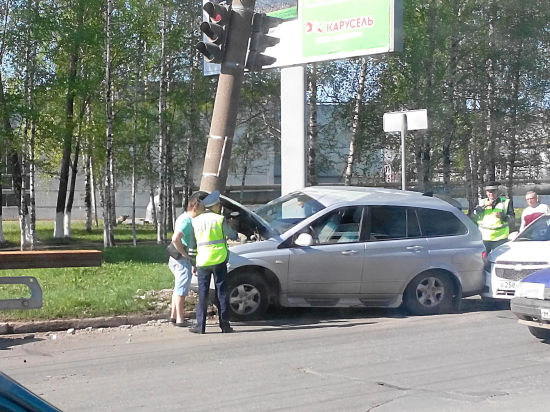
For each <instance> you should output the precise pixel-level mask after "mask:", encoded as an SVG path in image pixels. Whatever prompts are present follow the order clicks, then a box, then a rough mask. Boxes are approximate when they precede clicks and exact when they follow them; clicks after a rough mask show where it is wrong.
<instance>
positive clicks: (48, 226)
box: [3, 220, 157, 248]
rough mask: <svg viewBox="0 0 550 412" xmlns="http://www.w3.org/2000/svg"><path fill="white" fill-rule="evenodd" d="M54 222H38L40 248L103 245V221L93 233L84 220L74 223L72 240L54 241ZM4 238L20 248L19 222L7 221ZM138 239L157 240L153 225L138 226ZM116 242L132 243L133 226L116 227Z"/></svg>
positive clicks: (93, 226) (139, 240) (9, 243)
mask: <svg viewBox="0 0 550 412" xmlns="http://www.w3.org/2000/svg"><path fill="white" fill-rule="evenodd" d="M53 227H54V225H53V222H52V221H47V220H39V221H37V222H36V235H37V238H38V241H39V245H38V247H39V248H41V247H49V246H59V245H63V246H64V245H66V246H67V247H69V248H75V247H81V246H82V244H89V243H92V244H93V243H97V244H98V245H99V246H102V245H103V221H100V222H99V226H97V227H96V226H95V225H92V232H91V233H88V232H86V224H85V222H84V221H83V220H76V221H72V223H71V238H70V239H54V237H53ZM3 228H4V237H5V238H6V242H7V245H6V246H9V247H18V246H19V244H20V240H21V234H20V230H19V222H18V221H5V222H4V224H3ZM136 238H137V240H138V243H141V242H150V241H155V240H156V238H157V235H156V231H155V228H154V226H153V225H150V224H144V225H136ZM115 240H116V242H117V244H124V243H132V225H126V224H121V225H117V226H116V227H115Z"/></svg>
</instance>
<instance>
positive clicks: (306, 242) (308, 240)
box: [294, 233, 313, 246]
mask: <svg viewBox="0 0 550 412" xmlns="http://www.w3.org/2000/svg"><path fill="white" fill-rule="evenodd" d="M294 243H295V244H296V245H298V246H311V245H313V237H311V235H310V234H309V233H300V234H299V235H298V238H297V239H296V241H295V242H294Z"/></svg>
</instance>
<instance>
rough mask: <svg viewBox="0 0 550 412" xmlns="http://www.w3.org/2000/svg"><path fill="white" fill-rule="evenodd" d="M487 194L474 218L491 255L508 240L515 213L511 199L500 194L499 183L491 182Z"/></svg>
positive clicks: (487, 186)
mask: <svg viewBox="0 0 550 412" xmlns="http://www.w3.org/2000/svg"><path fill="white" fill-rule="evenodd" d="M485 192H486V194H487V197H486V198H484V199H481V200H480V201H479V205H478V206H477V207H476V208H475V209H474V213H473V218H474V221H475V222H476V223H477V225H478V227H479V230H480V232H481V236H482V238H483V243H484V244H485V248H486V249H487V253H489V252H490V251H491V250H493V249H494V248H496V247H497V246H499V245H501V244H503V243H505V242H506V241H507V240H508V235H509V234H510V229H513V228H514V219H515V213H514V208H513V205H512V204H511V202H510V199H508V198H507V197H506V196H501V195H499V194H498V183H496V182H489V183H488V184H487V185H486V186H485Z"/></svg>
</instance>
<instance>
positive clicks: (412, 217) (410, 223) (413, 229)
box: [407, 207, 422, 238]
mask: <svg viewBox="0 0 550 412" xmlns="http://www.w3.org/2000/svg"><path fill="white" fill-rule="evenodd" d="M407 237H408V238H413V237H422V232H421V231H420V223H419V222H418V218H417V216H416V210H415V209H413V208H411V207H408V208H407Z"/></svg>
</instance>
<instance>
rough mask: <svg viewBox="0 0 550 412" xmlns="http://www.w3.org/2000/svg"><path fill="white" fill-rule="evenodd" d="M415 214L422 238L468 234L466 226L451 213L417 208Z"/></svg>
mask: <svg viewBox="0 0 550 412" xmlns="http://www.w3.org/2000/svg"><path fill="white" fill-rule="evenodd" d="M416 212H417V213H418V217H419V218H420V224H421V226H422V233H423V234H424V236H427V237H439V236H458V235H464V234H466V233H468V229H467V228H466V226H465V225H464V224H463V223H462V222H461V221H460V220H459V219H458V217H456V216H455V215H454V214H453V213H452V212H448V211H446V210H437V209H425V208H417V210H416Z"/></svg>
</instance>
